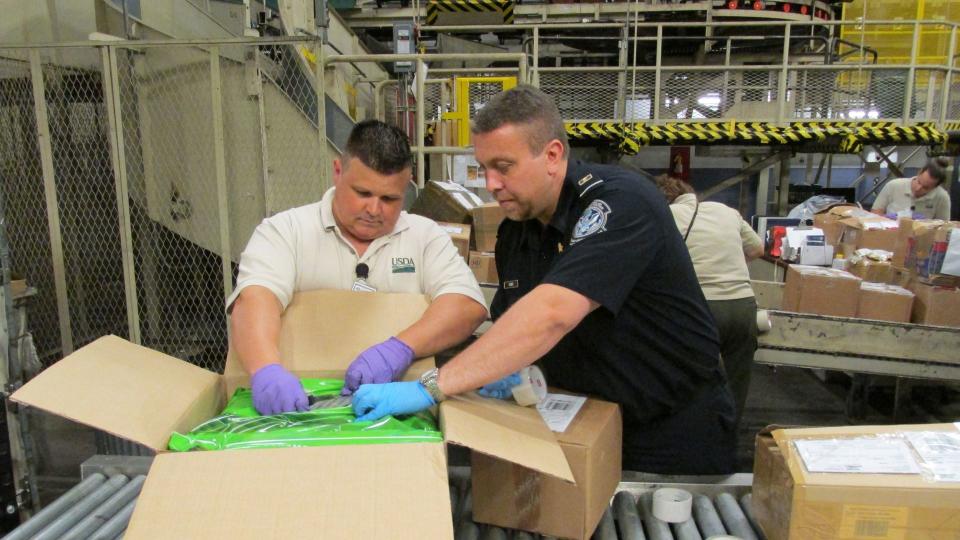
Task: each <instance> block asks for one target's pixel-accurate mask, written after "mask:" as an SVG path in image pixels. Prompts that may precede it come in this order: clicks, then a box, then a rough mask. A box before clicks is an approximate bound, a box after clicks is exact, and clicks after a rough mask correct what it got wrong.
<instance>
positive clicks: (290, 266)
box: [227, 121, 487, 414]
mask: <svg viewBox="0 0 960 540" xmlns="http://www.w3.org/2000/svg"><path fill="white" fill-rule="evenodd" d="M411 163H412V160H411V155H410V146H409V144H408V143H407V138H406V135H405V134H404V133H403V132H401V131H399V130H398V129H396V128H393V127H390V126H388V125H386V124H384V123H382V122H378V121H366V122H361V123H360V124H357V126H356V127H355V128H354V129H353V131H352V132H351V134H350V138H349V140H348V141H347V146H346V151H345V153H344V155H343V158H342V159H338V160H334V162H333V173H334V178H333V181H334V187H333V188H331V189H330V190H329V191H327V192H326V194H324V196H323V199H322V200H321V201H320V202H317V203H313V204H309V205H306V206H301V207H299V208H294V209H292V210H287V211H285V212H281V213H279V214H277V215H275V216H272V217H270V218H267V219H265V220H263V222H262V223H261V224H260V225H259V226H258V227H257V229H256V230H255V231H254V233H253V236H252V237H251V239H250V242H249V243H248V244H247V247H246V249H244V251H243V255H242V256H241V258H240V274H239V276H238V278H237V287H236V290H235V291H234V292H233V294H232V295H231V296H230V298H228V299H227V310H228V311H229V312H230V313H231V319H230V326H231V340H232V345H233V348H234V350H235V351H236V352H237V354H238V356H239V358H240V362H241V364H242V365H243V367H244V368H245V369H246V370H247V372H248V373H250V374H251V376H252V377H251V389H252V391H253V402H254V405H255V406H256V408H257V410H258V411H259V412H260V413H261V414H278V413H282V412H290V411H294V410H301V411H302V410H306V409H307V396H306V394H305V393H304V391H303V387H302V386H301V384H300V381H299V380H298V379H297V378H296V377H295V376H294V375H293V374H291V373H290V372H289V371H287V370H286V369H284V367H283V364H282V359H281V358H280V355H279V350H278V345H277V341H278V336H279V333H280V315H281V313H282V312H283V310H284V309H286V307H287V305H288V304H289V303H290V300H291V298H292V297H293V294H294V293H295V292H296V291H301V290H304V291H305V290H313V289H341V290H350V289H353V290H367V291H371V290H376V291H380V292H398V293H401V292H403V293H419V294H427V295H429V296H430V297H431V299H432V302H431V304H430V307H429V308H428V309H427V311H426V312H425V313H424V314H423V316H422V317H421V318H420V320H419V321H417V322H416V323H414V324H413V325H412V326H410V327H409V328H407V329H405V330H403V331H402V332H400V333H399V334H397V335H396V336H395V337H391V338H390V339H388V340H387V341H384V342H382V343H378V344H376V345H373V346H372V347H370V348H368V349H367V350H365V351H364V352H362V353H360V355H359V356H358V357H357V358H356V359H355V360H354V361H353V363H351V364H350V367H349V368H348V369H347V373H346V377H345V386H344V393H345V394H349V393H352V392H353V391H354V390H356V389H357V387H359V386H360V385H361V384H366V383H384V382H390V381H392V380H396V379H397V378H399V376H400V375H402V373H403V372H404V370H406V368H407V366H409V365H410V363H411V362H412V361H413V359H414V358H417V357H422V356H429V355H432V354H435V353H437V352H439V351H442V350H444V349H446V348H449V347H451V346H453V345H456V344H458V343H460V342H461V341H463V340H465V339H466V338H467V337H469V336H470V334H471V333H472V332H473V331H474V330H475V329H476V328H477V326H479V325H480V323H481V322H483V320H484V318H485V317H486V314H487V310H486V307H485V305H484V300H483V294H482V293H481V292H480V287H479V285H478V284H477V281H476V279H475V278H474V276H473V273H472V272H471V271H470V269H469V268H468V267H467V265H466V263H465V262H464V260H463V258H462V257H460V255H459V253H458V252H457V249H456V248H455V247H454V246H453V243H452V242H451V241H450V237H449V236H448V235H447V234H446V233H445V232H444V231H443V230H442V229H441V228H440V227H439V226H438V225H437V224H436V223H434V222H433V221H431V220H429V219H426V218H424V217H421V216H415V215H410V214H407V213H406V212H403V211H402V210H403V197H404V193H405V191H406V187H407V183H408V182H409V180H410V174H411Z"/></svg>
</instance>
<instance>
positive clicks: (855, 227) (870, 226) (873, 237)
mask: <svg viewBox="0 0 960 540" xmlns="http://www.w3.org/2000/svg"><path fill="white" fill-rule="evenodd" d="M840 223H842V224H843V236H842V238H841V241H840V242H841V244H842V245H843V253H844V255H846V254H848V253H853V252H854V251H855V250H858V249H861V248H870V249H883V250H886V251H890V252H893V250H894V248H895V247H896V244H897V234H898V230H897V227H898V225H897V222H896V221H894V220H892V219H887V218H885V217H883V216H878V215H876V214H874V213H871V212H867V211H866V210H859V209H857V210H855V211H852V212H851V213H850V215H849V216H847V217H845V218H843V219H841V220H840Z"/></svg>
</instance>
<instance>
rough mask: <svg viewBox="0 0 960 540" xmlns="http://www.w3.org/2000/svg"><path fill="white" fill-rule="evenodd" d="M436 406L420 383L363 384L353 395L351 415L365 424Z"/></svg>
mask: <svg viewBox="0 0 960 540" xmlns="http://www.w3.org/2000/svg"><path fill="white" fill-rule="evenodd" d="M436 404H437V402H436V401H434V400H433V398H432V397H430V393H429V392H427V389H426V388H424V387H423V385H422V384H420V381H408V382H395V383H387V384H365V385H363V386H361V387H360V388H359V389H357V392H356V393H355V394H354V395H353V414H355V415H357V420H356V421H357V422H366V421H368V420H369V421H373V420H379V419H381V418H383V417H384V416H387V415H390V416H398V415H404V414H413V413H415V412H420V411H422V410H424V409H426V408H429V407H432V406H434V405H436Z"/></svg>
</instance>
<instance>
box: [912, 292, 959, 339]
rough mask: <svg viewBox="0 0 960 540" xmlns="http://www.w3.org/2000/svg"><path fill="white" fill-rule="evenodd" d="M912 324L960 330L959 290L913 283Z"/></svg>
mask: <svg viewBox="0 0 960 540" xmlns="http://www.w3.org/2000/svg"><path fill="white" fill-rule="evenodd" d="M912 289H913V294H915V295H916V297H915V299H914V301H913V317H912V319H911V321H912V322H915V323H917V324H930V325H934V326H952V327H954V328H960V289H958V288H956V287H939V286H936V285H927V284H926V283H919V282H913V284H912Z"/></svg>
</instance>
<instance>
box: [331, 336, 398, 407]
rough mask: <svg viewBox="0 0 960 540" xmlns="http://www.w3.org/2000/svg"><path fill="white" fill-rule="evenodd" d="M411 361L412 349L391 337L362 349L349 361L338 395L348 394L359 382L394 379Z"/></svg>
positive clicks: (377, 382) (378, 381)
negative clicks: (341, 388)
mask: <svg viewBox="0 0 960 540" xmlns="http://www.w3.org/2000/svg"><path fill="white" fill-rule="evenodd" d="M410 362H413V349H411V348H410V347H408V346H407V344H406V343H404V342H402V341H400V340H399V339H397V338H395V337H392V338H390V339H388V340H386V341H384V342H382V343H377V344H376V345H374V346H373V347H370V348H369V349H367V350H365V351H363V352H362V353H360V355H359V356H357V358H356V359H354V361H353V362H351V363H350V367H348V368H347V374H346V376H345V377H344V378H343V390H342V391H341V392H340V395H343V396H349V395H350V394H352V393H354V392H355V391H356V390H357V388H359V387H360V385H361V384H371V383H373V384H380V383H388V382H392V381H394V380H395V379H396V378H397V377H399V376H400V374H402V373H403V372H404V370H406V369H407V367H408V366H409V365H410Z"/></svg>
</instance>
